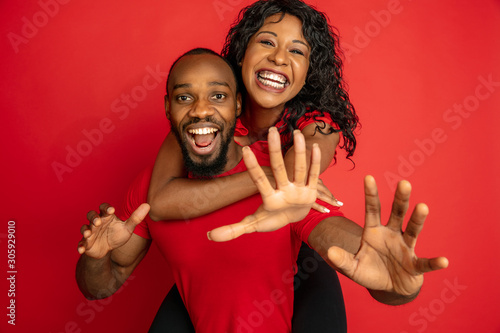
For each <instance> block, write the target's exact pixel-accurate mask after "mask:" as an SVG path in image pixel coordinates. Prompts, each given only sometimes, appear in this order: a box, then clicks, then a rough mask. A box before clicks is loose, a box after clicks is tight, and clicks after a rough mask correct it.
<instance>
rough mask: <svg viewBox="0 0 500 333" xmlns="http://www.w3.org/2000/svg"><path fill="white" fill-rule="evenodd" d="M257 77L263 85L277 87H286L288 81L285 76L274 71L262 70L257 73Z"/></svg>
mask: <svg viewBox="0 0 500 333" xmlns="http://www.w3.org/2000/svg"><path fill="white" fill-rule="evenodd" d="M257 79H258V80H259V82H260V83H262V84H263V85H265V86H269V87H273V88H275V89H283V88H285V85H286V82H287V80H286V77H285V76H283V75H281V74H276V73H272V72H260V73H258V74H257Z"/></svg>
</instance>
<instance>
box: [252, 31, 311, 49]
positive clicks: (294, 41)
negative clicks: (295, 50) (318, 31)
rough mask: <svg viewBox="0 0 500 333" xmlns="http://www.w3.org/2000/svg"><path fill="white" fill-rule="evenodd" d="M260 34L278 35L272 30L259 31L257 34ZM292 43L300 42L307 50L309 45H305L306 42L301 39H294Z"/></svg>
mask: <svg viewBox="0 0 500 333" xmlns="http://www.w3.org/2000/svg"><path fill="white" fill-rule="evenodd" d="M260 34H270V35H273V36H274V37H278V35H277V34H276V33H275V32H272V31H261V32H259V33H258V34H257V36H258V35H260ZM292 42H293V43H299V44H302V45H304V46H305V47H307V49H308V50H309V45H307V43H305V42H303V41H301V40H300V39H294V40H292Z"/></svg>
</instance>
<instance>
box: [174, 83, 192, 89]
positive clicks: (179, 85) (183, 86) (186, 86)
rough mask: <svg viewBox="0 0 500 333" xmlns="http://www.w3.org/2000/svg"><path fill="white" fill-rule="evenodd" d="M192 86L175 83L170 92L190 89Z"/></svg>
mask: <svg viewBox="0 0 500 333" xmlns="http://www.w3.org/2000/svg"><path fill="white" fill-rule="evenodd" d="M191 87H192V84H191V83H177V84H174V87H173V88H172V91H174V90H175V89H180V88H191Z"/></svg>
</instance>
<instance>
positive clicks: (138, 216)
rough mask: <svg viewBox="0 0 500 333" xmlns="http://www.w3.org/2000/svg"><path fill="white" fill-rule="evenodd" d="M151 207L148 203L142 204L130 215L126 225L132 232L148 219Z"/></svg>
mask: <svg viewBox="0 0 500 333" xmlns="http://www.w3.org/2000/svg"><path fill="white" fill-rule="evenodd" d="M150 208H151V207H150V206H149V205H148V204H147V203H143V204H141V205H140V206H139V207H137V209H136V210H135V211H134V212H133V213H132V215H130V217H129V218H128V220H127V221H125V224H126V225H127V228H129V229H130V231H134V229H135V227H136V226H137V225H138V224H139V223H141V222H142V220H144V218H146V215H148V213H149V209H150Z"/></svg>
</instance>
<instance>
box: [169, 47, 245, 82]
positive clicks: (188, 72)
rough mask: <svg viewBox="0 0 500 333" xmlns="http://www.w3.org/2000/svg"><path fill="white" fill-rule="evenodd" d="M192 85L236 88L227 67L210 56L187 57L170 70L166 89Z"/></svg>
mask: <svg viewBox="0 0 500 333" xmlns="http://www.w3.org/2000/svg"><path fill="white" fill-rule="evenodd" d="M193 84H196V85H198V84H204V85H209V86H216V85H219V86H227V87H229V88H232V89H235V88H236V78H235V77H234V74H233V71H232V70H231V68H230V67H229V65H228V64H227V63H226V62H225V61H224V60H223V59H221V58H220V57H218V56H215V55H212V54H196V55H187V56H184V57H182V58H181V59H179V61H178V62H177V63H176V64H175V66H174V68H172V73H170V81H169V86H168V89H169V90H170V91H171V90H172V89H176V88H178V87H191V86H192V85H193Z"/></svg>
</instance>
